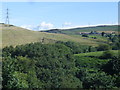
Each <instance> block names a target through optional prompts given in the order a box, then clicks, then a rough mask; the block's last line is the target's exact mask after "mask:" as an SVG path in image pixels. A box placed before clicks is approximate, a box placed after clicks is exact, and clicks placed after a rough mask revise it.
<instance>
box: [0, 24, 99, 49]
mask: <svg viewBox="0 0 120 90" xmlns="http://www.w3.org/2000/svg"><path fill="white" fill-rule="evenodd" d="M0 27H2V28H1V29H0V31H1V32H2V34H1V37H2V47H5V46H10V45H13V46H16V45H21V44H26V43H32V42H41V41H42V40H43V38H44V42H45V43H49V42H54V41H73V42H78V43H81V44H83V45H86V44H87V45H94V46H96V45H98V44H99V42H97V41H95V40H92V39H91V40H90V39H86V38H82V37H75V36H72V35H65V34H54V33H46V32H38V31H31V30H27V29H24V28H20V27H16V26H10V27H6V26H5V25H4V24H2V25H0Z"/></svg>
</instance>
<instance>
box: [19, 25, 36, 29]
mask: <svg viewBox="0 0 120 90" xmlns="http://www.w3.org/2000/svg"><path fill="white" fill-rule="evenodd" d="M20 27H22V28H26V29H30V30H32V29H33V28H34V26H32V25H22V26H20Z"/></svg>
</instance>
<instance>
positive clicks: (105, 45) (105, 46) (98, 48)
mask: <svg viewBox="0 0 120 90" xmlns="http://www.w3.org/2000/svg"><path fill="white" fill-rule="evenodd" d="M105 50H110V46H109V45H107V44H100V45H99V46H98V47H97V51H105Z"/></svg>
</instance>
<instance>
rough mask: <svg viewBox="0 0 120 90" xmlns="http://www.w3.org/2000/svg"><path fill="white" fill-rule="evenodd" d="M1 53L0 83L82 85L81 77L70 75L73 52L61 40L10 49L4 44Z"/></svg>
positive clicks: (43, 86) (6, 84) (72, 70)
mask: <svg viewBox="0 0 120 90" xmlns="http://www.w3.org/2000/svg"><path fill="white" fill-rule="evenodd" d="M11 51H12V52H11ZM6 54H7V55H8V56H7V55H6ZM3 56H4V62H3V68H4V71H3V79H4V80H3V83H4V84H3V87H6V88H60V87H61V88H63V87H68V88H69V87H73V86H74V87H82V86H81V84H80V83H81V81H80V80H79V79H78V78H76V77H75V76H74V74H75V71H76V70H75V62H74V56H73V54H72V53H71V51H70V49H69V48H68V47H67V46H65V45H63V44H58V43H57V44H41V43H34V44H26V45H21V46H17V47H15V48H12V49H11V47H10V49H9V47H6V48H4V49H3ZM8 65H9V66H8ZM18 75H19V76H18ZM22 77H24V78H23V79H22ZM69 78H71V79H69ZM17 81H18V82H17ZM66 81H68V82H66ZM71 82H72V83H71ZM64 83H67V84H66V85H64Z"/></svg>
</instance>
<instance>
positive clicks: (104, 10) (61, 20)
mask: <svg viewBox="0 0 120 90" xmlns="http://www.w3.org/2000/svg"><path fill="white" fill-rule="evenodd" d="M7 7H8V8H9V17H10V24H13V25H16V26H21V27H24V28H28V29H33V30H46V29H53V28H70V27H79V26H90V25H91V26H92V25H102V24H117V22H118V3H117V2H7V3H5V2H3V3H2V14H3V15H2V16H3V17H2V21H1V22H4V21H5V17H6V14H5V13H6V12H5V11H6V8H7Z"/></svg>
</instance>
